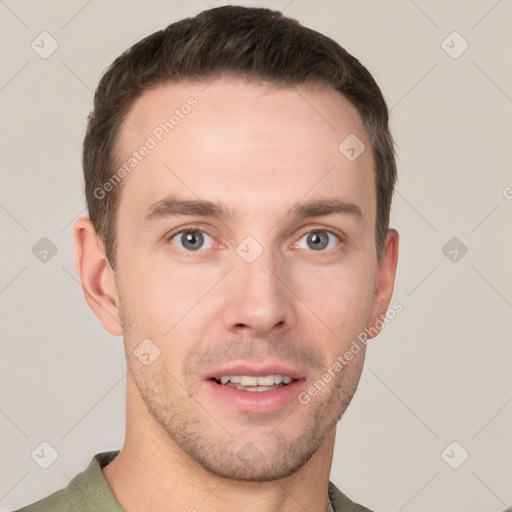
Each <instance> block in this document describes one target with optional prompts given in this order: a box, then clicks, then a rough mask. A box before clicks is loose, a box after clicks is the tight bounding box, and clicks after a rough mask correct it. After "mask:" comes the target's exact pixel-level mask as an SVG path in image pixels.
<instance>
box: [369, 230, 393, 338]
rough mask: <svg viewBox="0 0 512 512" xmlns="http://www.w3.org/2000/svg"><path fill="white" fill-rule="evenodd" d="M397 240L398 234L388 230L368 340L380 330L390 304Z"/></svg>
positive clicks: (378, 272)
mask: <svg viewBox="0 0 512 512" xmlns="http://www.w3.org/2000/svg"><path fill="white" fill-rule="evenodd" d="M398 240H399V237H398V232H397V231H396V230H394V229H390V230H388V233H387V236H386V241H385V242H384V247H383V249H382V257H381V260H380V263H379V268H378V271H377V282H376V286H375V295H374V300H373V306H372V314H371V316H370V325H369V326H368V330H369V331H370V332H371V333H375V334H373V335H372V336H368V338H373V337H375V336H376V335H377V333H378V332H379V331H380V330H381V328H382V325H383V319H384V317H385V316H386V312H387V310H388V307H389V303H390V302H391V297H392V295H393V289H394V286H395V275H396V266H397V263H398ZM370 328H373V329H370Z"/></svg>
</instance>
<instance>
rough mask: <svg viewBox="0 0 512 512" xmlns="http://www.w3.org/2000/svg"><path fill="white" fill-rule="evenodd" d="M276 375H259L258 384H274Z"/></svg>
mask: <svg viewBox="0 0 512 512" xmlns="http://www.w3.org/2000/svg"><path fill="white" fill-rule="evenodd" d="M273 385H274V376H273V375H265V377H258V386H273Z"/></svg>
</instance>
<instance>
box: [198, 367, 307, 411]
mask: <svg viewBox="0 0 512 512" xmlns="http://www.w3.org/2000/svg"><path fill="white" fill-rule="evenodd" d="M203 379H204V380H203V382H204V384H205V391H206V393H208V395H209V400H212V401H213V403H218V404H222V406H227V407H229V408H230V409H234V410H237V411H240V412H246V413H254V414H264V413H270V412H275V411H278V410H280V409H282V408H284V407H290V406H292V405H293V403H295V402H296V403H298V402H297V395H298V394H299V393H300V391H301V390H303V388H304V387H305V385H306V375H305V374H304V373H303V372H300V371H297V370H294V369H292V368H290V367H288V365H283V364H280V363H276V364H266V365H265V366H262V365H253V364H243V363H242V364H237V365H231V366H230V367H226V368H223V369H218V370H216V371H215V370H214V371H212V372H211V373H210V374H207V375H204V376H203Z"/></svg>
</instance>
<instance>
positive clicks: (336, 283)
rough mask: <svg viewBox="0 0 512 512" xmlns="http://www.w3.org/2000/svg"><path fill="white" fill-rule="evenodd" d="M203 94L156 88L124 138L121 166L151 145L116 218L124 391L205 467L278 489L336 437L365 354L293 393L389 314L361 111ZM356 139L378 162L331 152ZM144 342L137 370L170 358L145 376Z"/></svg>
mask: <svg viewBox="0 0 512 512" xmlns="http://www.w3.org/2000/svg"><path fill="white" fill-rule="evenodd" d="M206 85H207V84H205V83H201V84H197V83H196V84H190V83H177V84H165V85H161V86H159V87H157V88H155V89H153V90H150V91H147V92H145V93H144V94H143V95H142V96H141V97H140V98H139V99H138V100H137V101H136V102H135V104H134V105H133V107H132V109H131V110H130V112H129V114H128V116H127V118H126V119H125V123H124V126H123V128H122V131H121V134H120V139H119V142H120V144H119V152H120V155H121V160H123V161H124V159H126V160H127V159H128V158H129V157H130V155H131V153H132V151H134V150H138V148H140V147H141V146H142V145H144V144H146V143H147V141H148V136H150V137H151V138H152V139H153V141H154V142H156V146H155V147H154V148H152V149H150V151H149V152H148V154H147V155H146V156H145V157H143V158H142V159H141V161H140V162H139V163H138V164H137V166H136V167H134V168H133V170H132V171H131V172H130V174H129V175H128V176H127V177H126V178H125V179H124V183H123V190H122V194H121V199H120V204H119V209H118V217H117V218H118V232H117V239H118V252H117V264H118V267H117V271H116V279H117V284H118V295H119V297H118V298H119V301H120V307H121V318H122V324H123V328H124V338H125V347H126V352H127V361H128V366H129V369H130V373H129V378H130V379H133V380H134V382H135V384H136V387H137V389H138V391H139V393H140V397H141V398H142V400H143V401H144V404H145V406H146V408H147V414H148V415H151V417H152V418H154V420H156V422H155V423H154V425H155V426H156V425H157V424H158V425H159V427H158V428H162V429H163V432H165V434H166V435H168V441H169V443H171V444H172V445H174V446H177V447H179V449H181V450H183V451H184V452H185V453H187V454H188V455H190V456H191V457H193V458H194V459H195V460H196V461H198V462H199V463H200V464H201V465H202V466H203V467H204V468H206V469H207V470H209V471H211V472H213V473H216V474H218V475H221V476H223V477H228V478H236V479H249V480H265V479H274V478H279V477H283V476H286V475H289V474H291V473H292V472H294V471H296V470H297V469H298V468H300V467H301V466H302V465H303V464H305V462H307V460H308V459H309V458H310V457H311V456H312V455H313V454H314V453H315V452H316V450H317V449H318V448H319V447H320V445H321V444H322V442H323V441H324V440H325V439H326V436H327V434H330V433H332V429H334V428H335V426H336V424H337V422H338V420H339V418H340V417H341V415H342V414H343V412H344V410H345V408H346V407H347V406H348V404H349V402H350V399H351V398H352V396H353V394H354V392H355V389H356V386H357V383H358V380H359V377H360V373H361V370H362V365H363V359H364V347H363V349H362V350H361V351H360V352H359V353H358V354H357V355H356V356H355V357H354V359H353V360H352V361H351V362H350V364H348V365H347V366H346V367H344V369H343V370H342V371H340V372H337V373H336V377H335V378H334V379H332V380H331V381H330V382H329V383H327V384H326V385H325V387H323V388H322V389H321V390H320V391H318V394H317V395H316V396H315V397H313V398H312V399H311V401H310V402H309V403H308V404H303V403H301V402H300V401H299V400H298V398H297V397H298V395H299V393H301V392H304V391H307V390H308V389H309V388H310V387H311V386H312V385H313V384H314V383H315V382H316V381H318V379H320V378H321V376H322V374H323V373H324V372H325V371H326V370H327V369H328V368H329V367H332V365H333V364H334V363H335V362H336V360H337V357H338V356H340V355H343V354H344V353H345V351H346V350H347V349H348V348H349V346H350V345H351V343H352V341H353V340H355V339H356V337H357V335H358V334H359V333H360V332H361V331H363V330H364V329H365V328H366V327H368V326H371V325H372V323H373V322H374V321H375V319H376V316H377V314H378V313H382V307H383V306H382V304H376V301H375V290H376V286H377V280H378V270H379V267H378V264H377V261H376V252H375V216H376V194H375V176H374V174H375V173H374V168H373V160H372V155H371V150H370V144H369V141H368V139H367V135H366V133H365V131H364V129H363V125H362V122H361V119H360V116H359V115H358V113H357V111H356V109H355V108H354V107H353V106H352V105H351V104H350V103H349V102H348V101H347V100H346V99H345V98H344V97H343V96H342V95H341V94H339V93H338V92H336V91H335V90H333V89H331V88H327V87H325V86H316V87H314V88H313V87H312V86H308V87H306V86H298V87H296V88H295V89H292V88H282V89H278V88H275V87H272V86H269V87H265V86H262V85H257V84H254V83H247V82H242V81H235V80H233V79H230V80H227V79H223V80H217V81H215V82H213V83H212V84H210V85H209V86H208V87H206ZM205 87H206V89H205ZM191 96H193V97H194V98H195V99H196V100H197V105H196V106H194V107H193V108H190V109H189V108H185V109H182V110H180V112H181V115H180V116H179V118H180V119H179V122H177V123H176V124H175V126H174V128H173V129H172V131H169V133H168V134H167V133H165V131H164V132H163V133H161V130H158V129H157V127H158V126H159V125H160V123H162V122H164V121H168V120H169V118H170V116H171V115H172V114H173V113H174V111H175V109H180V107H181V106H182V105H184V104H187V99H188V98H190V97H191ZM184 112H189V113H188V114H184ZM174 121H176V119H175V120H174ZM155 129H156V131H155ZM155 134H159V135H158V136H157V135H155ZM350 134H355V135H356V136H357V137H358V138H359V139H360V140H361V141H363V143H364V144H365V145H366V148H367V149H366V150H365V151H364V152H363V153H362V154H361V155H360V156H359V157H358V158H357V159H356V160H354V161H350V160H349V159H347V158H346V157H345V156H344V155H343V154H342V153H341V152H340V151H339V149H338V145H339V144H340V142H341V141H343V140H344V139H345V138H346V137H347V136H348V135H350ZM159 138H161V140H158V139H159ZM149 145H150V146H152V144H151V143H150V144H149ZM164 200H168V203H164V202H163V201H164ZM181 202H186V203H185V204H182V203H181ZM191 202H198V203H201V202H208V203H211V204H209V207H208V208H207V207H205V206H204V205H203V206H201V205H200V204H199V205H193V204H192V203H191ZM313 203H316V204H313ZM217 204H218V205H222V206H221V207H219V211H218V212H215V209H214V208H212V207H211V206H212V205H217ZM307 206H309V208H307ZM301 207H302V208H301ZM305 207H306V208H305ZM386 306H387V304H386V305H385V306H384V311H385V307H386ZM147 339H149V340H151V343H150V344H149V345H143V347H145V350H146V352H147V353H148V354H150V355H149V356H148V355H146V356H144V357H146V359H148V360H149V358H152V357H153V356H154V355H155V354H156V353H157V352H153V351H155V350H156V349H155V347H158V350H159V351H160V355H159V356H158V357H157V358H156V359H155V360H154V361H153V362H152V363H151V364H148V365H145V364H143V363H141V361H140V360H139V359H138V358H137V357H136V356H135V354H134V351H135V352H136V353H139V352H138V351H137V350H136V349H137V347H138V345H139V344H140V343H141V342H142V341H143V340H147ZM145 343H146V344H147V343H148V342H147V341H146V342H145ZM148 347H149V349H148ZM151 347H152V348H151ZM228 376H234V378H233V379H232V380H229V381H227V377H228ZM273 376H280V377H277V378H276V377H273ZM256 377H262V379H261V380H259V381H256V380H255V378H256ZM263 377H265V378H263ZM283 377H284V380H283V382H280V380H281V379H282V378H283ZM290 378H291V379H292V380H291V382H290V383H288V384H284V383H285V382H288V381H289V380H290ZM226 381H227V382H226ZM140 397H131V398H130V399H133V400H140ZM144 411H145V412H146V409H144Z"/></svg>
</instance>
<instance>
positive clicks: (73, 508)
mask: <svg viewBox="0 0 512 512" xmlns="http://www.w3.org/2000/svg"><path fill="white" fill-rule="evenodd" d="M118 453H119V450H116V451H112V452H102V453H98V454H96V455H95V456H94V457H93V458H92V460H91V462H90V464H89V466H88V467H87V469H86V470H85V471H82V472H81V473H79V474H78V475H76V476H75V478H73V480H71V482H69V484H68V485H67V486H66V487H65V488H64V489H61V490H59V491H56V492H54V493H53V494H50V495H49V496H47V497H46V498H43V499H42V500H39V501H36V502H35V503H33V504H32V505H28V506H26V507H23V508H20V509H19V510H17V511H15V512H125V511H124V509H123V507H121V505H120V504H119V502H118V501H117V499H116V497H115V496H114V493H113V492H112V489H111V488H110V486H109V485H108V482H107V480H106V479H105V477H104V476H103V472H102V470H101V468H103V467H105V466H106V465H107V464H108V463H109V462H111V461H113V460H114V459H115V458H116V457H117V454H118ZM329 498H330V499H331V503H332V506H333V509H334V511H335V512H371V511H370V510H368V509H367V508H365V507H362V506H361V505H357V504H356V503H354V502H353V501H351V500H349V499H348V498H347V497H346V496H345V495H344V494H342V493H341V492H340V491H339V490H338V489H337V488H336V487H335V485H334V484H333V483H332V482H329Z"/></svg>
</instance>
